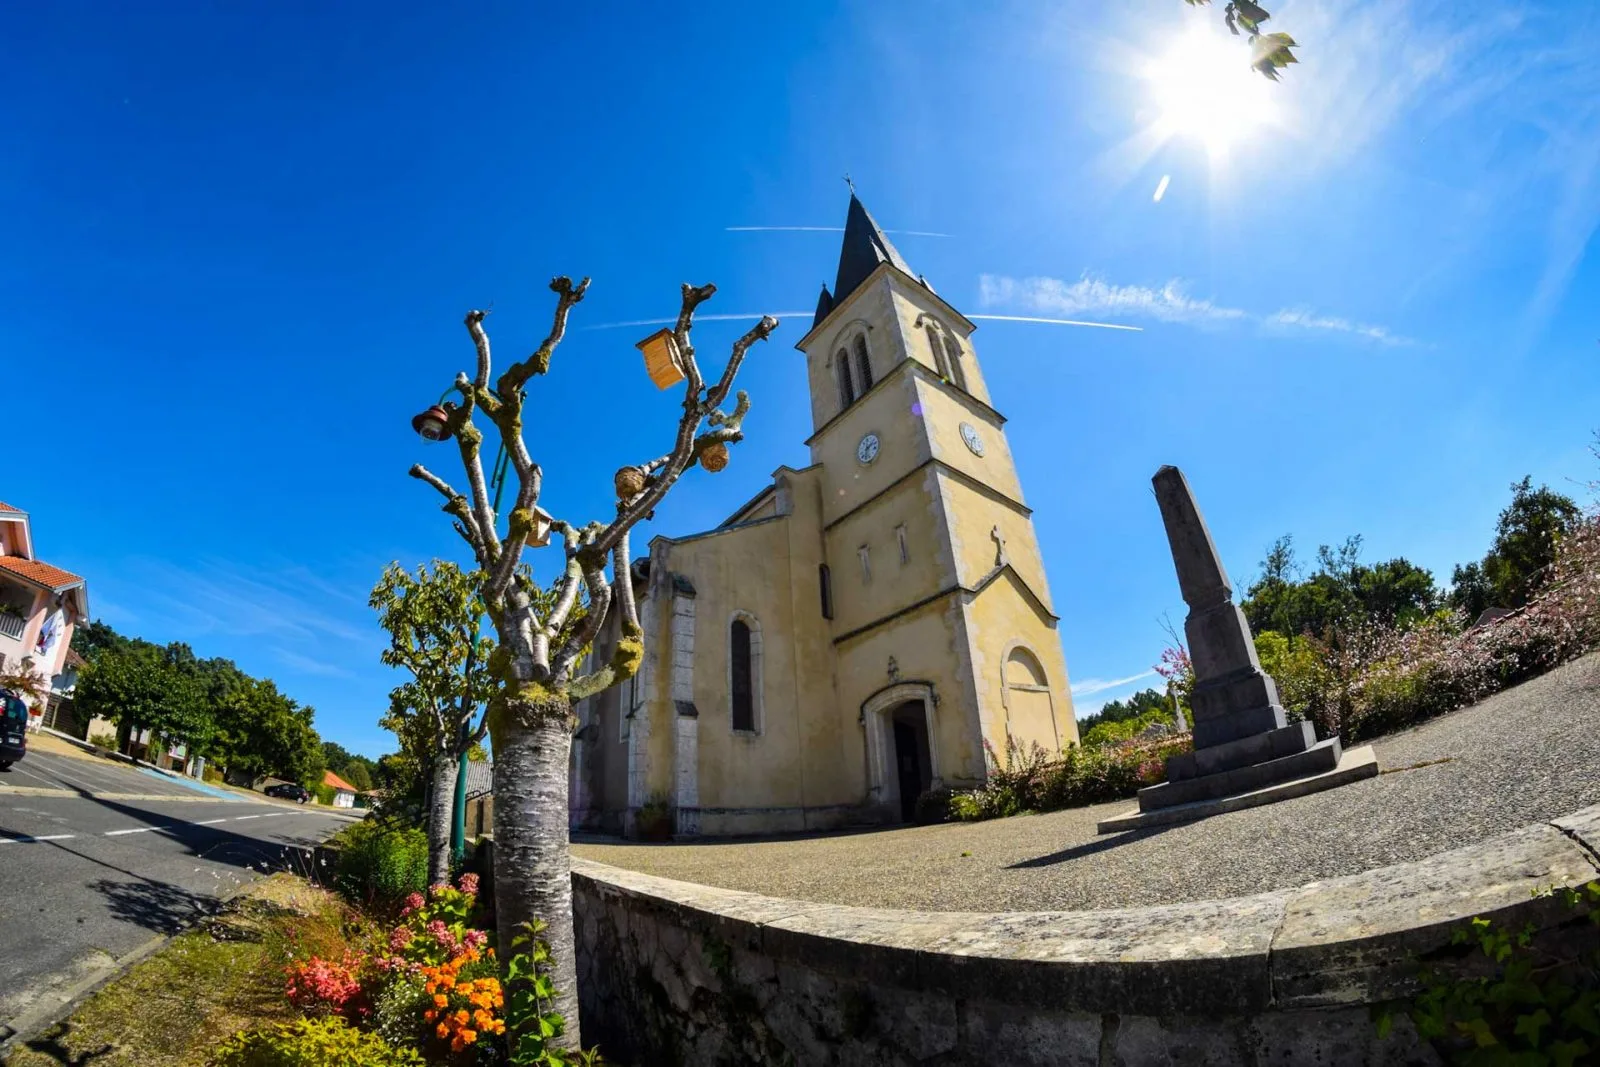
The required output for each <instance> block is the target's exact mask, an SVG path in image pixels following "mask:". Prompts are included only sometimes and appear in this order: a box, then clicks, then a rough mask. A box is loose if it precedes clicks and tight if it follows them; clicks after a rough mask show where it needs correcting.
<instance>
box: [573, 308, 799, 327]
mask: <svg viewBox="0 0 1600 1067" xmlns="http://www.w3.org/2000/svg"><path fill="white" fill-rule="evenodd" d="M809 314H811V312H809V311H752V312H750V313H749V314H747V315H738V314H735V315H696V316H695V317H694V321H695V322H727V321H730V320H733V319H744V320H747V321H748V322H750V323H751V324H752V325H754V324H755V323H757V322H760V321H761V316H763V315H771V316H772V317H773V318H775V319H792V318H798V317H799V316H801V315H809ZM677 321H678V318H677V316H676V315H674V316H673V317H672V318H670V319H629V320H628V321H627V322H602V323H597V324H596V325H593V326H583V327H580V328H581V329H584V330H615V329H618V328H620V327H623V326H671V325H673V324H675V323H676V322H677Z"/></svg>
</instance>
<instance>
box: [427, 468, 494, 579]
mask: <svg viewBox="0 0 1600 1067" xmlns="http://www.w3.org/2000/svg"><path fill="white" fill-rule="evenodd" d="M411 477H413V478H416V479H419V480H421V481H424V482H427V483H428V484H429V485H431V486H433V487H434V488H435V489H437V490H438V491H439V494H440V495H441V496H443V497H444V499H445V505H444V509H443V510H444V511H445V512H447V513H448V514H451V515H454V516H455V517H456V520H457V521H456V522H455V523H453V524H452V525H454V526H455V528H456V532H457V533H459V534H460V535H461V537H462V539H463V540H464V541H466V542H467V544H468V545H470V546H471V547H472V554H473V555H474V556H475V557H476V558H477V560H478V563H479V565H484V564H486V563H487V561H486V560H485V558H484V546H483V537H482V536H481V535H480V534H479V532H478V520H477V518H476V517H474V516H473V514H472V509H471V508H470V507H469V506H468V505H467V498H466V497H464V496H462V495H461V494H460V493H458V492H456V491H455V490H454V489H452V488H451V487H450V485H449V483H447V482H446V481H445V480H444V479H443V478H440V477H439V476H438V475H437V474H434V473H433V472H432V471H430V470H429V469H428V468H426V467H424V466H423V465H422V464H420V463H416V464H413V465H412V467H411Z"/></svg>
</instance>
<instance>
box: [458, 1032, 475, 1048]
mask: <svg viewBox="0 0 1600 1067" xmlns="http://www.w3.org/2000/svg"><path fill="white" fill-rule="evenodd" d="M461 1040H463V1041H465V1042H466V1043H467V1044H469V1045H470V1044H472V1043H473V1042H474V1041H476V1040H478V1032H477V1031H476V1030H463V1031H461Z"/></svg>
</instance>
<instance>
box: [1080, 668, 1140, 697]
mask: <svg viewBox="0 0 1600 1067" xmlns="http://www.w3.org/2000/svg"><path fill="white" fill-rule="evenodd" d="M1155 673H1156V672H1155V671H1154V670H1148V671H1140V672H1139V673H1138V674H1130V675H1128V676H1127V677H1126V678H1085V679H1083V680H1082V681H1079V682H1075V683H1074V684H1073V686H1072V696H1073V698H1074V699H1076V698H1078V697H1086V696H1093V695H1094V694H1095V693H1104V692H1105V691H1106V690H1108V689H1116V688H1117V687H1118V686H1123V685H1131V684H1132V683H1134V682H1139V681H1143V680H1144V679H1146V678H1153V677H1155ZM1102 703H1103V701H1102Z"/></svg>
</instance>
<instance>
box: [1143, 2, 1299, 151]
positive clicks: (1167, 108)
mask: <svg viewBox="0 0 1600 1067" xmlns="http://www.w3.org/2000/svg"><path fill="white" fill-rule="evenodd" d="M1249 58H1250V50H1249V49H1248V48H1247V47H1245V46H1244V44H1243V43H1242V42H1241V41H1239V40H1237V39H1235V38H1231V37H1224V36H1222V35H1220V34H1216V33H1210V32H1201V31H1190V32H1189V33H1186V34H1184V35H1183V36H1182V37H1180V38H1178V39H1177V41H1176V42H1175V43H1174V44H1173V46H1172V47H1171V48H1170V49H1168V50H1167V52H1166V53H1165V54H1164V55H1162V56H1160V57H1159V58H1158V59H1156V60H1155V61H1153V62H1152V63H1151V64H1150V65H1149V67H1148V68H1147V69H1146V70H1145V77H1146V79H1147V80H1148V82H1149V85H1150V93H1151V102H1152V104H1153V105H1154V107H1155V111H1156V119H1155V132H1156V133H1157V134H1158V135H1159V136H1160V138H1161V139H1162V140H1167V139H1170V138H1173V137H1189V138H1193V139H1195V140H1197V141H1199V142H1201V143H1202V144H1204V145H1205V146H1206V150H1207V151H1208V152H1209V153H1210V154H1211V155H1212V156H1213V157H1218V156H1225V155H1227V154H1228V152H1229V150H1230V149H1232V148H1233V147H1234V146H1235V145H1237V144H1239V143H1240V142H1241V141H1243V140H1244V139H1245V138H1247V137H1249V136H1250V135H1251V134H1252V133H1255V132H1256V131H1257V130H1259V129H1261V128H1262V127H1264V126H1267V125H1270V124H1272V123H1274V122H1275V121H1276V119H1277V116H1276V113H1275V101H1274V99H1273V97H1272V94H1271V93H1270V92H1268V91H1267V90H1270V89H1271V88H1273V85H1272V83H1270V82H1268V81H1267V80H1266V79H1265V78H1262V77H1261V76H1260V75H1259V74H1256V73H1255V72H1254V71H1252V70H1251V69H1250V65H1249Z"/></svg>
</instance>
